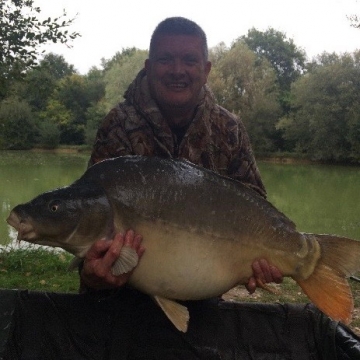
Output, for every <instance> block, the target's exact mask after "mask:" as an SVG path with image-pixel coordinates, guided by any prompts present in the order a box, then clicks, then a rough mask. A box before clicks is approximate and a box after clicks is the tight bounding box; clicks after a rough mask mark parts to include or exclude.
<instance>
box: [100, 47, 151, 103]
mask: <svg viewBox="0 0 360 360" xmlns="http://www.w3.org/2000/svg"><path fill="white" fill-rule="evenodd" d="M147 55H148V52H147V51H145V50H138V49H133V50H131V51H128V50H126V49H125V50H123V53H122V54H121V56H120V55H118V56H117V57H116V61H114V62H112V65H111V67H110V68H109V69H108V70H107V71H106V73H105V82H106V88H105V90H106V92H105V102H106V106H107V108H108V110H110V108H112V107H113V106H115V105H116V104H117V103H118V102H120V101H123V95H124V94H125V91H126V89H127V88H128V86H129V85H130V83H131V82H132V81H133V80H134V78H135V76H136V75H137V73H138V72H139V71H140V70H141V69H142V68H143V67H144V62H145V59H146V58H147Z"/></svg>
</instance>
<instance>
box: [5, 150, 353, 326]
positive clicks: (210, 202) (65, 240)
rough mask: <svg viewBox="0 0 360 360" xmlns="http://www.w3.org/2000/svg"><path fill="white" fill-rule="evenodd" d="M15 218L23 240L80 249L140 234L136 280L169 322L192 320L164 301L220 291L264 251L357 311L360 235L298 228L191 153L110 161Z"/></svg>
mask: <svg viewBox="0 0 360 360" xmlns="http://www.w3.org/2000/svg"><path fill="white" fill-rule="evenodd" d="M8 222H9V223H10V225H12V226H14V227H15V228H16V229H17V230H18V232H19V235H18V237H19V239H22V240H26V241H29V242H35V243H38V244H44V245H51V246H60V247H62V248H64V249H65V250H67V251H69V252H71V253H73V254H74V255H76V256H78V257H83V256H84V254H85V253H86V251H87V250H88V248H89V247H90V246H91V244H92V243H93V242H94V241H96V240H98V239H100V238H103V237H105V238H109V239H111V238H112V237H113V235H114V233H115V232H124V231H125V230H126V229H129V228H132V229H134V230H135V231H136V232H138V233H141V234H142V235H143V238H144V240H143V245H144V246H145V248H146V251H145V254H144V255H143V257H142V259H141V261H140V262H139V264H138V266H137V267H136V268H135V270H134V272H133V274H132V275H131V277H130V279H129V283H130V284H131V285H133V286H134V287H136V288H138V289H139V290H141V291H143V292H145V293H148V294H150V295H153V296H155V297H156V298H157V302H158V303H159V305H160V306H161V307H162V308H163V309H164V311H165V312H166V313H167V315H168V316H169V312H171V311H172V310H173V309H175V315H174V316H173V318H172V321H173V322H174V324H175V325H176V326H177V327H178V328H180V329H181V330H182V331H186V326H184V324H182V325H181V324H180V325H179V324H178V322H184V321H187V320H186V314H185V315H184V313H183V312H182V311H183V309H181V311H180V312H182V313H181V315H180V317H183V319H182V320H179V321H178V319H177V317H178V316H179V315H178V314H177V313H176V310H178V309H179V308H178V307H177V306H176V305H174V304H173V303H172V302H169V301H167V300H166V299H174V300H190V299H203V298H208V297H212V296H216V295H220V294H222V293H224V292H226V291H228V290H229V289H230V288H232V287H234V286H235V285H236V284H238V283H246V282H247V281H248V279H249V277H250V276H251V274H252V269H251V264H252V263H253V261H254V260H255V259H259V258H266V259H267V260H268V261H269V262H270V263H271V264H273V265H275V266H277V267H278V268H279V269H280V270H281V271H282V273H283V274H284V275H285V276H291V277H293V278H294V279H295V280H296V281H297V282H298V283H299V284H300V286H302V288H303V290H304V291H305V292H306V293H307V294H308V295H309V297H310V299H311V300H312V301H314V303H315V304H316V305H317V306H318V307H319V308H320V309H322V310H323V311H325V312H326V313H327V314H328V315H330V316H331V317H333V318H334V319H336V320H342V321H344V322H348V321H349V320H350V317H351V311H352V308H353V300H352V295H351V291H350V288H349V286H348V283H347V281H346V279H345V277H346V276H349V275H350V274H352V273H354V272H355V271H357V270H359V267H360V261H359V259H360V242H357V241H355V240H351V239H346V238H342V237H335V236H330V235H314V234H303V233H300V232H298V231H297V230H296V227H295V224H294V223H293V222H292V221H291V220H289V219H288V218H287V217H286V216H285V215H284V214H282V213H281V212H279V211H278V210H277V209H276V208H275V207H274V206H272V205H271V204H270V203H269V202H268V201H266V200H265V199H263V198H262V197H260V196H259V195H258V194H257V193H256V192H255V191H253V190H251V189H249V188H248V187H246V186H245V185H243V184H241V183H239V182H236V181H235V180H232V179H229V178H226V177H223V176H220V175H218V174H215V173H214V172H212V171H209V170H206V169H203V168H201V167H198V166H195V165H193V164H191V163H189V162H186V161H180V160H171V159H160V158H156V157H138V156H127V157H120V158H115V159H109V160H105V161H103V162H101V163H98V164H95V165H94V166H92V167H91V168H89V169H88V170H87V171H86V172H85V174H84V175H83V176H82V177H81V178H80V179H79V180H77V181H76V182H75V183H73V184H72V185H70V186H68V187H65V188H62V189H56V190H54V191H50V192H47V193H44V194H42V195H40V196H39V197H37V198H35V199H34V200H32V201H30V202H29V203H27V204H23V205H18V206H17V207H15V208H14V209H13V211H12V212H11V214H10V216H9V219H8ZM119 261H121V258H120V259H119ZM332 267H333V268H334V269H333V268H332ZM329 268H330V270H329ZM334 283H336V288H335V287H334V286H333V285H332V284H334ZM324 294H325V295H324ZM324 296H326V297H325V298H324ZM169 304H170V310H169V306H168V305H169ZM173 305H174V306H173ZM171 316H172V315H170V316H169V317H170V318H171ZM184 316H185V320H184Z"/></svg>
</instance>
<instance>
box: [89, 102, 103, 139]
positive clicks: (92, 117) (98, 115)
mask: <svg viewBox="0 0 360 360" xmlns="http://www.w3.org/2000/svg"><path fill="white" fill-rule="evenodd" d="M105 115H106V109H105V104H104V103H103V102H98V103H93V104H92V105H90V107H89V108H88V109H87V112H86V119H87V121H86V128H85V142H86V144H87V145H89V146H92V145H93V144H94V141H95V137H96V132H97V130H98V128H99V126H100V123H101V120H102V119H103V118H104V117H105Z"/></svg>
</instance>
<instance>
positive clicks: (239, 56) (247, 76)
mask: <svg viewBox="0 0 360 360" xmlns="http://www.w3.org/2000/svg"><path fill="white" fill-rule="evenodd" d="M219 50H220V52H219ZM210 58H211V59H215V61H213V69H212V71H211V73H210V76H209V84H210V86H211V88H212V90H213V92H214V95H215V97H216V99H217V100H218V102H219V104H220V105H222V106H223V107H225V108H226V109H228V110H230V111H232V112H234V113H235V114H238V115H240V116H241V118H242V119H243V121H244V123H245V125H246V127H247V130H248V132H249V135H250V138H251V140H252V144H253V147H254V148H255V149H256V150H257V151H262V152H263V151H270V150H274V145H275V144H274V141H273V139H274V138H275V137H276V132H277V130H276V128H275V123H276V121H277V119H278V117H279V115H280V107H279V103H278V101H277V99H278V88H277V86H276V83H275V81H276V75H275V72H274V70H273V69H272V68H271V66H270V64H269V62H268V61H267V60H266V59H262V60H260V61H259V60H258V59H257V57H256V55H255V54H254V52H253V51H251V50H250V49H249V48H248V46H247V45H246V44H245V43H244V42H243V41H241V40H239V41H237V42H236V43H234V44H233V46H232V47H231V49H228V50H225V49H224V47H223V46H221V47H220V48H219V47H218V48H216V49H215V50H212V51H211V53H210Z"/></svg>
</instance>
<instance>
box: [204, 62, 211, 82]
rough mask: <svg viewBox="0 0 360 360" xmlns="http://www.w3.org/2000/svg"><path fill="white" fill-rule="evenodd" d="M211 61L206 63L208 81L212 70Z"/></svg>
mask: <svg viewBox="0 0 360 360" xmlns="http://www.w3.org/2000/svg"><path fill="white" fill-rule="evenodd" d="M211 66H212V64H211V61H207V62H206V64H205V74H206V81H207V78H208V76H209V74H210V71H211Z"/></svg>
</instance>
